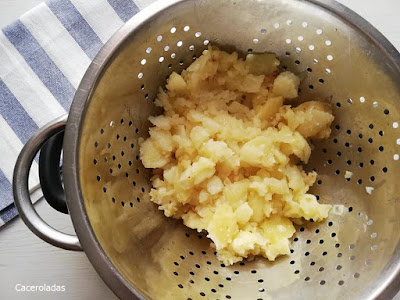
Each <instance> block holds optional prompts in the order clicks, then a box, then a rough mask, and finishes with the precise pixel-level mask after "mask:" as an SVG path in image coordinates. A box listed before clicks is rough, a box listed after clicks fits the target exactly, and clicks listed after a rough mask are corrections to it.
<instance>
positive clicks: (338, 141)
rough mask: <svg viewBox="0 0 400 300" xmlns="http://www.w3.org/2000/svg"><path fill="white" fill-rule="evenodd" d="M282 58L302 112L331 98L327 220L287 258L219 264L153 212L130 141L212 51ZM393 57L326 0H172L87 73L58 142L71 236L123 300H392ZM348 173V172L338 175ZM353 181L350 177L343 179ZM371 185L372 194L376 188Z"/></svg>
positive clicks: (144, 17) (202, 240)
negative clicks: (174, 76) (164, 91)
mask: <svg viewBox="0 0 400 300" xmlns="http://www.w3.org/2000/svg"><path fill="white" fill-rule="evenodd" d="M209 43H211V44H212V45H215V46H218V47H220V48H221V49H222V50H225V51H238V52H239V53H240V55H242V56H243V57H244V56H245V55H246V54H247V53H250V52H253V53H261V52H275V53H277V55H278V57H279V59H280V61H281V67H282V69H283V70H286V69H287V70H290V71H292V72H294V73H295V74H297V75H299V76H300V77H301V78H302V83H301V86H300V93H299V95H300V96H299V99H298V102H302V101H308V100H322V101H329V102H330V103H331V104H332V107H333V113H334V116H335V121H334V123H333V125H332V135H331V136H330V138H329V139H327V140H323V141H318V142H314V143H313V144H314V147H313V152H312V157H311V160H310V162H309V164H308V166H307V167H308V168H309V170H311V169H314V170H316V171H317V173H318V178H317V182H316V184H315V185H314V186H313V187H312V189H311V193H313V194H315V195H317V198H318V199H319V201H320V202H322V203H329V204H332V205H334V208H333V209H332V211H331V212H330V215H329V218H328V219H327V220H326V221H324V222H320V223H313V222H306V223H305V224H304V225H303V226H299V227H298V228H297V232H296V234H295V235H294V237H293V239H292V242H291V254H290V255H288V256H283V257H279V258H278V259H277V260H276V261H275V262H269V261H267V260H266V259H264V258H256V259H255V260H254V261H246V260H245V261H243V262H241V263H237V264H235V265H233V266H225V265H224V264H221V262H220V261H218V260H217V258H216V255H215V252H214V249H213V248H212V247H211V246H210V240H209V239H207V238H206V235H205V234H203V233H201V234H199V233H197V232H196V231H194V230H191V229H189V228H187V227H185V226H184V225H183V224H182V221H181V220H173V219H169V218H166V217H164V215H163V213H162V212H161V211H159V210H158V209H157V206H156V205H155V204H153V203H151V202H150V201H149V195H148V193H149V191H150V189H151V184H150V177H151V170H147V169H145V168H144V167H143V165H142V163H141V161H140V159H139V156H138V154H139V143H138V140H139V138H146V137H148V128H149V126H150V123H149V121H148V117H149V116H151V115H156V114H159V113H160V110H159V109H157V108H156V107H155V105H154V100H155V97H156V94H157V92H158V88H159V87H160V86H161V87H162V86H165V84H166V79H167V78H168V75H169V74H171V72H172V71H176V72H181V71H182V70H183V69H184V68H187V67H188V66H189V65H190V64H191V63H192V62H193V61H194V60H195V59H196V58H197V57H199V56H200V55H201V53H202V51H203V50H204V49H206V48H207V45H208V44H209ZM399 82H400V55H399V53H398V52H397V51H396V50H395V49H394V47H393V46H391V45H390V43H389V42H388V41H387V40H386V39H385V38H384V37H383V36H382V35H381V34H379V33H378V32H377V31H376V30H375V29H374V28H373V27H372V26H371V25H369V24H368V23H367V22H366V21H364V20H363V19H361V18H360V17H359V16H357V15H355V14H354V13H353V12H351V11H350V10H348V9H347V8H345V7H343V6H342V5H340V4H338V3H336V2H334V1H330V0H308V1H288V0H219V1H215V0H199V1H196V0H187V1H179V0H170V1H163V2H159V3H157V4H155V5H153V6H150V7H149V8H147V9H145V10H144V11H143V12H141V13H140V14H139V15H137V16H136V17H135V18H134V19H132V20H131V21H129V22H128V23H127V25H125V26H124V27H123V28H122V29H121V30H120V31H119V32H118V33H117V34H116V35H115V36H114V37H113V38H112V39H111V40H110V41H109V42H108V43H107V44H106V46H105V48H104V49H103V50H102V51H101V52H100V54H99V55H98V57H97V58H96V59H95V61H94V62H93V64H92V66H91V67H90V69H89V71H88V72H87V74H86V75H85V78H84V80H83V82H82V84H81V87H80V89H79V90H78V92H77V95H76V97H75V100H74V103H73V106H72V109H71V112H70V116H69V119H68V123H67V126H66V136H65V138H64V157H65V164H64V174H65V188H66V194H67V200H68V206H69V208H70V211H71V216H72V219H73V222H74V225H75V228H76V230H77V233H78V236H79V239H80V241H81V243H82V245H83V248H84V249H85V251H86V253H87V254H88V256H89V258H90V259H91V261H92V263H93V264H94V265H95V267H96V269H97V270H98V272H99V273H100V274H101V275H102V277H103V278H104V280H105V281H106V282H107V283H108V284H109V286H110V287H111V288H112V289H113V290H114V292H115V293H116V294H117V295H118V296H120V297H122V298H130V297H132V295H133V294H135V295H136V296H137V297H143V298H148V299H188V300H189V299H254V300H255V299H264V300H266V299H373V298H382V299H387V298H390V297H392V296H393V295H394V294H395V293H396V292H397V290H398V287H399V285H400V282H399V276H398V274H399V268H400V264H399V257H400V243H399V241H400V218H399V214H400V198H399V195H400V189H399V185H398V178H397V176H396V174H400V161H399V154H400V129H399V128H398V127H399V124H398V122H400V111H399V109H398V100H399V97H400V85H399ZM346 171H349V172H352V174H353V175H352V176H351V178H345V174H346ZM346 177H348V176H346ZM371 188H373V189H371Z"/></svg>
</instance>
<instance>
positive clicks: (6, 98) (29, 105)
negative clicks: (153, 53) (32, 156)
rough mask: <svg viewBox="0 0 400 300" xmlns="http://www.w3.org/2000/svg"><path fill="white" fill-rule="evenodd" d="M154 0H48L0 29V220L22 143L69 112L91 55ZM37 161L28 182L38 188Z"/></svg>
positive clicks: (8, 208)
mask: <svg viewBox="0 0 400 300" xmlns="http://www.w3.org/2000/svg"><path fill="white" fill-rule="evenodd" d="M153 1H154V0H90V1H87V0H49V1H47V2H45V3H42V4H40V5H38V6H37V7H35V8H34V9H32V10H30V11H29V12H27V13H25V14H24V15H23V16H21V17H20V18H19V19H18V20H17V21H15V22H14V23H12V24H10V25H9V26H7V27H5V28H3V29H2V30H1V31H0V226H2V225H4V224H5V223H6V222H8V221H10V220H11V219H13V218H14V217H15V216H16V215H17V210H16V208H15V206H14V204H13V196H12V187H11V182H12V175H13V169H14V164H15V161H16V159H17V157H18V154H19V152H20V151H21V149H22V146H23V145H24V143H26V141H27V140H28V139H29V138H30V137H31V136H32V135H33V133H34V132H35V131H36V130H37V129H38V128H39V127H41V126H43V125H45V124H46V123H48V122H49V121H51V120H53V119H54V118H56V117H59V116H61V115H63V114H65V113H66V112H68V110H69V107H70V104H71V102H72V98H73V96H74V93H75V90H76V89H77V87H78V85H79V82H80V81H81V79H82V76H83V74H84V73H85V71H86V69H87V67H88V66H89V64H90V62H91V60H92V59H93V58H94V57H95V55H96V54H97V52H98V51H99V50H100V48H101V47H102V46H103V45H104V43H105V42H106V41H107V40H108V39H109V38H110V37H111V36H112V35H113V33H114V32H116V31H117V30H118V28H120V27H121V26H122V25H123V24H124V23H125V22H126V21H127V20H129V19H130V18H131V17H132V16H133V15H135V14H136V13H137V12H138V11H139V10H140V9H142V8H144V7H145V6H147V5H148V4H150V3H151V2H153ZM38 183H39V179H38V165H37V162H34V163H33V166H32V169H31V176H30V181H29V185H30V188H31V190H32V192H33V191H34V192H33V193H32V200H33V201H36V200H37V199H39V198H40V197H41V196H42V195H41V192H40V189H38Z"/></svg>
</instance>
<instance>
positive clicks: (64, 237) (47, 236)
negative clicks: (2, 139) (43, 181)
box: [13, 115, 82, 250]
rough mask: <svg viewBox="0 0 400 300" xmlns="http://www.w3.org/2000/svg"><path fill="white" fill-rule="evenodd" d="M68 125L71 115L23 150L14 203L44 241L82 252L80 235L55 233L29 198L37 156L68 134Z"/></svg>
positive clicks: (39, 133) (17, 166) (17, 167)
mask: <svg viewBox="0 0 400 300" xmlns="http://www.w3.org/2000/svg"><path fill="white" fill-rule="evenodd" d="M66 123H67V115H64V116H62V117H60V118H58V119H55V120H54V121H52V122H50V123H48V124H47V125H45V126H44V127H42V128H40V129H39V130H38V131H37V132H36V133H35V134H34V135H33V136H32V137H31V138H30V139H29V141H28V142H27V143H26V144H25V146H24V147H23V148H22V150H21V153H20V154H19V156H18V159H17V162H16V164H15V168H14V176H13V193H14V201H15V205H16V207H17V209H18V212H19V214H20V216H21V218H22V220H23V221H24V223H25V224H26V225H27V226H28V228H29V229H30V230H31V231H32V232H33V233H34V234H36V235H37V236H38V237H40V238H41V239H42V240H44V241H46V242H47V243H49V244H51V245H54V246H56V247H59V248H63V249H67V250H82V247H81V244H80V243H79V239H78V237H77V236H76V235H70V234H66V233H63V232H60V231H58V230H56V229H54V228H53V227H51V226H50V225H48V224H47V223H46V222H45V221H44V220H43V219H42V218H41V217H40V216H39V215H38V213H37V212H36V210H35V208H34V207H33V204H32V201H31V198H30V195H29V187H28V178H29V171H30V168H31V165H32V162H33V160H34V158H35V156H36V154H37V153H38V152H39V150H40V149H41V148H42V147H43V145H44V144H45V143H46V142H47V141H48V140H49V139H50V138H52V137H53V136H54V135H56V134H58V133H60V132H62V131H64V128H65V125H66Z"/></svg>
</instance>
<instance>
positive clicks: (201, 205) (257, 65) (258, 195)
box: [140, 47, 333, 264]
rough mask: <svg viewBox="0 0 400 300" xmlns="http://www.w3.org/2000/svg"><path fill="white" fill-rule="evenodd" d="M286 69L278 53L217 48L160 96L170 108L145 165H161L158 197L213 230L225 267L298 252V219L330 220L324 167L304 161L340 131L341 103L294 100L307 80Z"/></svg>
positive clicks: (145, 145) (145, 151) (155, 120)
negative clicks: (320, 193) (317, 190)
mask: <svg viewBox="0 0 400 300" xmlns="http://www.w3.org/2000/svg"><path fill="white" fill-rule="evenodd" d="M278 66H279V61H278V60H277V59H276V56H275V55H274V54H254V55H253V54H252V55H248V56H247V58H246V61H244V60H242V59H240V58H239V57H238V54H237V53H232V54H229V53H226V52H223V51H220V50H218V49H217V48H212V47H209V48H208V50H205V51H204V52H203V55H202V56H200V57H199V58H198V59H197V60H196V61H195V62H193V63H192V65H190V66H189V67H188V68H187V69H186V70H184V71H183V72H182V74H177V73H172V74H171V76H170V77H169V81H168V84H167V89H168V90H167V92H164V91H162V90H160V93H159V94H158V96H157V99H156V104H157V105H158V106H160V107H162V108H163V109H164V113H163V114H162V115H160V116H155V117H150V118H149V120H150V122H151V123H152V124H153V125H154V127H152V128H150V137H149V138H148V139H147V140H145V141H143V142H142V143H141V146H140V157H141V160H142V163H143V165H144V166H145V167H146V168H153V169H155V172H154V176H153V178H152V184H153V188H152V190H151V191H150V198H151V201H153V202H154V203H157V204H158V205H159V208H160V209H161V210H163V211H164V214H165V215H166V216H168V217H174V218H182V219H183V222H184V224H185V225H186V226H188V227H190V228H193V229H196V230H198V231H203V230H205V231H207V233H208V237H209V238H210V239H211V240H212V241H213V243H214V244H215V247H216V251H217V257H218V258H219V259H220V260H221V261H223V262H224V263H225V264H233V263H235V262H238V261H241V260H243V259H244V258H246V257H249V256H251V257H253V256H255V255H261V256H264V257H266V258H267V259H269V260H275V258H276V257H277V256H279V255H286V254H289V253H290V251H289V245H290V242H289V239H290V238H291V237H292V236H293V234H294V232H295V227H294V225H293V222H292V220H294V221H296V220H298V219H300V218H304V219H306V220H310V219H313V220H314V221H321V220H323V219H325V218H327V216H328V212H329V210H330V207H331V206H330V205H326V204H320V203H318V201H317V200H316V197H315V196H313V195H311V194H308V193H307V192H308V190H309V188H310V186H312V185H313V184H314V182H315V179H316V173H315V172H312V173H306V172H305V171H304V170H303V169H302V167H301V166H300V165H296V164H295V163H296V162H298V161H299V160H300V161H302V162H304V163H306V162H307V161H308V159H309V157H310V154H311V147H310V144H309V141H308V140H307V138H326V137H328V136H329V135H330V125H331V123H332V121H333V115H332V111H331V108H330V106H329V105H328V104H324V103H321V102H316V101H311V102H305V103H303V104H301V105H299V106H298V107H295V108H292V107H291V106H288V105H284V101H285V100H288V99H293V98H295V97H297V89H298V86H299V83H300V80H299V78H298V77H297V76H295V75H294V74H292V73H290V72H283V73H281V74H278Z"/></svg>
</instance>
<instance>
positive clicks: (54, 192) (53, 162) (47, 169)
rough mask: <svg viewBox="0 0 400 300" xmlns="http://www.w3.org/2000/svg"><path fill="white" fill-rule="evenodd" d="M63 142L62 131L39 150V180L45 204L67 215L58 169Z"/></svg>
mask: <svg viewBox="0 0 400 300" xmlns="http://www.w3.org/2000/svg"><path fill="white" fill-rule="evenodd" d="M63 140H64V131H60V132H59V133H57V134H55V135H54V136H53V137H51V138H50V139H49V140H48V141H47V142H46V143H45V144H44V145H43V147H42V148H41V149H40V156H39V179H40V185H41V187H42V192H43V196H44V198H45V199H46V201H47V203H49V204H50V206H51V207H52V208H54V209H56V210H58V211H59V212H61V213H63V214H68V207H67V202H66V201H65V192H64V189H63V186H62V181H61V174H60V173H61V170H60V167H59V166H60V157H61V151H62V146H63Z"/></svg>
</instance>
